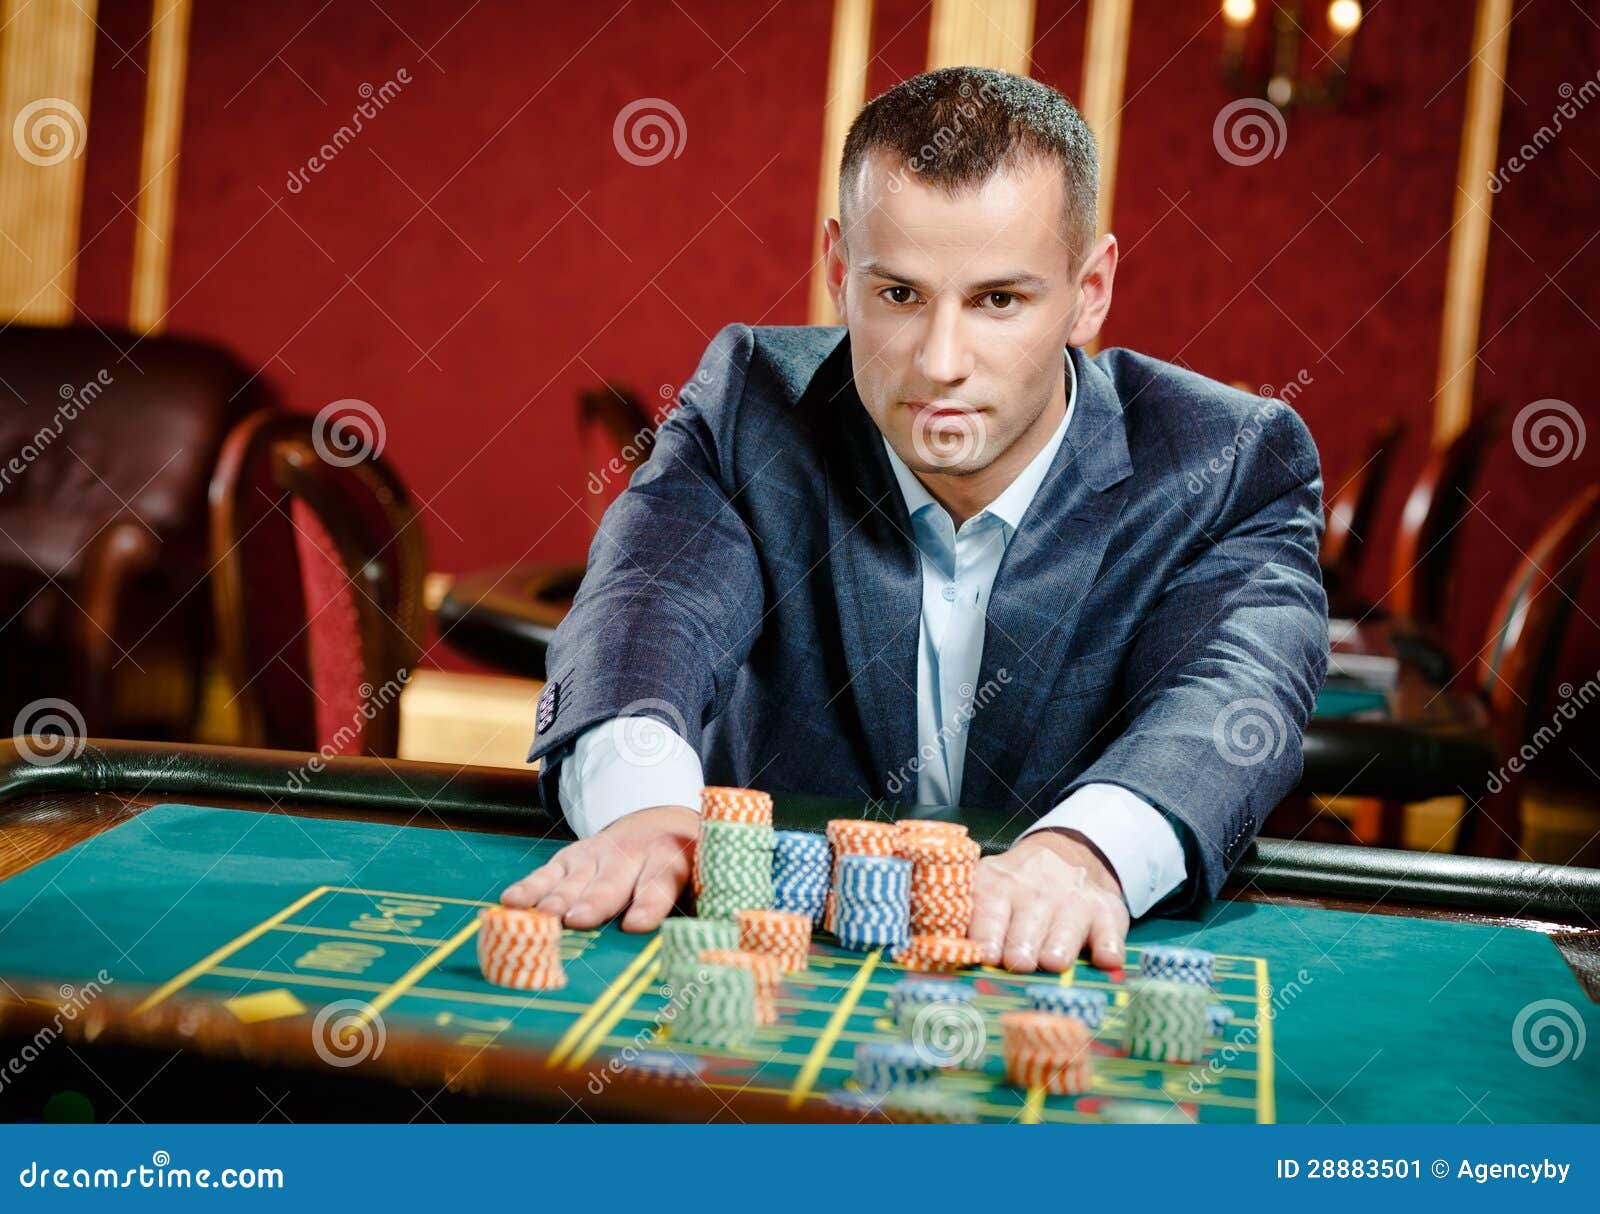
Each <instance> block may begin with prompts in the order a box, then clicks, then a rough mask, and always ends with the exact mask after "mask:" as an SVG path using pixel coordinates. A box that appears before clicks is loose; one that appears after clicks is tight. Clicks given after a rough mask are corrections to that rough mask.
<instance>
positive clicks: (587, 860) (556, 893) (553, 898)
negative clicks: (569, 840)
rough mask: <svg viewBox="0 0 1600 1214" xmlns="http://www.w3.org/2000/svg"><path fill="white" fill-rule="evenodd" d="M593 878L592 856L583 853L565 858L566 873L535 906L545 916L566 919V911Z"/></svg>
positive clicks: (588, 853) (586, 852)
mask: <svg viewBox="0 0 1600 1214" xmlns="http://www.w3.org/2000/svg"><path fill="white" fill-rule="evenodd" d="M593 876H594V856H593V854H592V853H590V852H588V851H585V852H582V853H580V854H578V855H574V856H569V857H568V858H567V867H566V872H564V873H563V874H562V875H561V880H560V881H558V882H557V883H556V886H555V888H554V889H552V890H551V891H550V892H549V893H547V894H546V895H545V896H544V897H542V898H540V899H539V901H538V902H537V903H535V905H536V906H537V907H538V908H539V909H540V910H542V911H544V912H545V914H547V915H556V916H558V917H559V918H561V919H565V918H566V914H567V911H568V909H569V908H570V907H571V906H572V904H573V903H574V902H576V901H577V900H578V895H579V894H581V893H583V891H584V887H585V886H587V885H588V884H589V880H590V878H592V877H593Z"/></svg>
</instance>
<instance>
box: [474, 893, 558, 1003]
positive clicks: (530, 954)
mask: <svg viewBox="0 0 1600 1214" xmlns="http://www.w3.org/2000/svg"><path fill="white" fill-rule="evenodd" d="M561 932H562V928H561V920H560V918H559V917H558V916H556V915H551V914H547V913H545V912H544V911H538V910H523V909H520V908H518V907H510V906H488V907H484V908H483V909H482V910H480V911H479V912H478V942H477V943H478V968H479V970H481V971H482V973H483V976H484V977H485V978H487V979H488V980H489V981H490V982H492V983H494V984H495V985H496V986H504V987H510V988H512V989H514V990H522V991H555V990H560V989H561V988H562V987H564V986H566V985H567V975H566V971H565V970H563V969H562V968H561Z"/></svg>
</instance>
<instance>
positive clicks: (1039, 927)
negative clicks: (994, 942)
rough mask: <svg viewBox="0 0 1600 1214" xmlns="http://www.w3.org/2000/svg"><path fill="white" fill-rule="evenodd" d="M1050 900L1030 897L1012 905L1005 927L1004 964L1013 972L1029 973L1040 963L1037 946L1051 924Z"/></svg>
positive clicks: (1042, 940)
mask: <svg viewBox="0 0 1600 1214" xmlns="http://www.w3.org/2000/svg"><path fill="white" fill-rule="evenodd" d="M1053 909H1054V908H1053V907H1052V906H1051V904H1050V903H1048V902H1044V901H1042V900H1041V899H1038V898H1029V899H1026V900H1023V901H1021V902H1020V903H1019V904H1017V905H1014V906H1012V908H1011V923H1010V924H1009V925H1008V926H1007V928H1006V946H1005V957H1004V960H1005V965H1006V968H1007V969H1008V970H1010V971H1011V972H1012V973H1014V974H1031V973H1033V971H1034V969H1035V968H1037V966H1038V963H1039V946H1040V945H1041V944H1043V943H1044V934H1045V931H1046V930H1047V929H1048V928H1049V926H1050V920H1051V912H1052V910H1053Z"/></svg>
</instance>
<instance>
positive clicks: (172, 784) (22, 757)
mask: <svg viewBox="0 0 1600 1214" xmlns="http://www.w3.org/2000/svg"><path fill="white" fill-rule="evenodd" d="M41 752H42V753H41ZM71 792H79V793H112V794H118V795H122V796H138V797H146V798H165V797H185V796H188V797H199V798H201V799H204V798H206V797H222V798H234V799H250V800H258V799H259V800H264V801H267V802H270V803H272V804H280V803H283V802H289V803H290V804H292V805H304V806H309V805H317V806H329V807H333V808H338V807H345V808H356V809H363V810H368V811H373V810H392V811H394V812H395V813H397V814H404V815H406V816H407V817H408V818H413V819H419V820H421V821H422V822H423V823H424V824H426V822H427V820H428V819H430V818H431V819H434V820H436V821H438V822H439V823H441V824H443V825H461V826H468V825H475V826H489V827H494V828H498V829H502V830H506V831H514V832H517V833H523V834H537V835H561V834H563V833H564V829H565V828H564V824H562V823H558V822H554V821H552V820H551V819H550V817H549V816H548V815H547V814H546V813H545V811H544V810H543V808H542V807H541V806H540V805H539V803H538V795H537V792H536V790H535V785H534V776H533V773H532V772H531V771H530V772H528V773H526V774H524V773H522V772H516V771H509V770H503V769H495V768H484V767H465V766H455V765H452V764H446V763H417V762H411V761H405V760H398V759H381V758H344V757H338V758H332V759H324V758H322V757H321V756H319V755H313V754H301V753H298V752H294V751H280V750H252V749H245V748H239V747H228V746H201V745H193V744H169V743H148V742H129V741H117V740H111V739H79V740H77V741H75V742H72V743H69V744H67V745H66V747H65V749H64V750H63V749H56V750H49V749H47V748H46V747H45V746H43V745H42V744H41V743H40V742H39V740H37V739H26V738H12V739H10V740H9V741H6V742H4V743H0V821H3V819H4V816H5V813H6V809H7V803H8V802H11V801H14V800H15V799H16V798H19V797H24V796H29V795H33V794H49V793H71ZM897 810H898V807H893V806H889V807H882V806H878V807H869V809H868V812H869V814H871V813H872V812H874V811H876V812H879V813H881V814H882V816H883V817H884V818H886V819H887V818H890V817H893V816H895V813H896V812H897ZM915 812H916V815H917V816H919V817H927V816H949V817H952V818H958V819H959V820H960V821H962V822H963V823H965V824H966V825H967V827H968V829H969V830H970V831H971V833H972V835H973V837H974V838H976V839H977V840H978V841H979V842H980V843H982V844H983V845H984V848H985V850H987V851H991V852H992V851H996V850H999V849H1001V848H1003V847H1005V846H1006V845H1007V844H1009V842H1010V841H1011V839H1012V838H1014V837H1015V834H1016V832H1017V831H1018V830H1019V829H1020V828H1021V826H1022V825H1023V823H1022V822H1021V821H1020V820H1019V819H1017V818H1016V817H1014V816H1009V817H1008V816H1006V815H1003V814H1001V813H999V812H997V811H991V810H971V809H963V810H960V811H928V810H924V809H919V810H917V811H915ZM841 813H844V814H849V815H850V816H857V815H859V814H860V813H861V805H860V803H858V802H844V801H841V800H838V799H834V798H828V797H811V796H781V797H779V798H778V817H779V820H780V824H781V825H784V826H788V827H791V828H796V829H817V830H820V829H821V828H822V826H823V824H824V823H825V822H826V821H827V819H828V818H830V817H838V816H840V815H841ZM1231 885H1232V887H1233V888H1239V887H1246V888H1249V889H1255V890H1260V891H1262V892H1264V893H1280V894H1305V895H1314V896H1322V897H1335V898H1349V899H1354V900H1362V901H1383V902H1388V903H1400V904H1417V905H1423V906H1431V907H1439V908H1457V909H1460V910H1464V911H1472V912H1476V913H1487V914H1495V915H1501V916H1506V917H1511V918H1535V919H1549V920H1554V921H1557V922H1560V923H1566V924H1572V925H1574V926H1577V927H1590V926H1596V925H1600V869H1589V868H1571V867H1564V866H1561V865H1548V864H1535V863H1530V862H1527V861H1519V860H1489V859H1482V858H1479V857H1473V856H1453V855H1438V854H1434V853H1431V852H1409V851H1394V850H1388V849H1382V848H1365V847H1355V846H1350V845H1346V844H1335V843H1306V842H1298V841H1291V840H1280V839H1259V840H1257V841H1256V843H1255V845H1254V846H1253V847H1252V848H1251V849H1250V850H1249V851H1248V852H1247V853H1246V854H1245V856H1244V858H1243V859H1242V860H1241V861H1240V863H1239V866H1238V868H1237V869H1236V870H1235V871H1234V874H1233V878H1232V881H1231Z"/></svg>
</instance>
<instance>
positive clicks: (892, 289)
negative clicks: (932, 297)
mask: <svg viewBox="0 0 1600 1214" xmlns="http://www.w3.org/2000/svg"><path fill="white" fill-rule="evenodd" d="M896 291H904V292H905V293H906V298H904V299H895V298H893V296H894V293H895V292H896ZM881 293H882V294H883V295H884V296H886V297H888V299H889V302H890V303H895V304H903V303H910V302H911V297H912V295H913V294H915V292H913V291H912V290H911V288H910V287H885V288H884V289H883V291H882V292H881Z"/></svg>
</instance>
